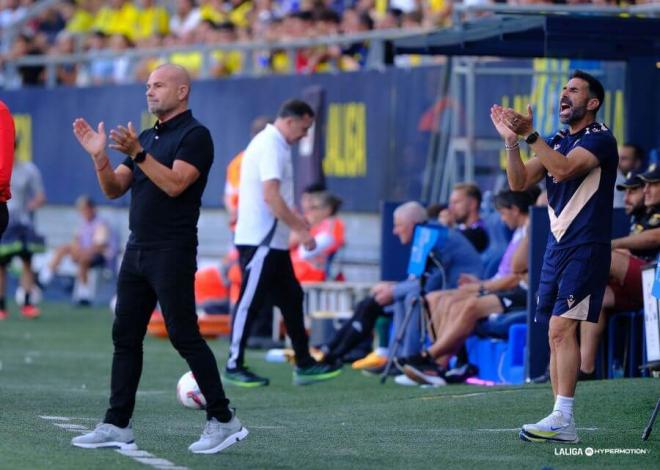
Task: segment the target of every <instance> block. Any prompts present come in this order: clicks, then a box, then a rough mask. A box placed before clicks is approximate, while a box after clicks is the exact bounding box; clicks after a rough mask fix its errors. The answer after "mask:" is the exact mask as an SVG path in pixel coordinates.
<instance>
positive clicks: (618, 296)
mask: <svg viewBox="0 0 660 470" xmlns="http://www.w3.org/2000/svg"><path fill="white" fill-rule="evenodd" d="M616 189H617V190H618V191H623V192H624V193H625V195H624V201H625V210H626V213H627V214H629V215H630V220H631V225H630V235H628V236H626V237H622V238H617V239H614V240H612V261H611V263H610V279H609V282H608V285H607V287H606V289H605V296H604V297H603V311H602V312H601V315H600V317H599V320H598V323H589V322H582V325H581V328H580V355H581V361H580V376H579V379H580V380H591V379H594V378H595V376H596V374H595V365H596V351H597V349H598V342H599V341H600V337H601V335H602V333H603V331H604V330H605V326H606V325H607V315H604V313H605V312H611V311H615V312H616V311H632V310H639V309H640V308H642V305H643V297H642V266H644V265H645V264H646V263H648V262H649V261H653V260H654V259H655V258H656V257H657V255H658V252H659V251H660V167H659V166H657V165H652V166H651V167H650V168H649V170H648V171H647V172H645V173H638V172H636V171H632V172H630V173H629V174H628V177H627V178H626V180H625V181H624V182H623V183H622V184H619V185H617V186H616Z"/></svg>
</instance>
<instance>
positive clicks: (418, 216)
mask: <svg viewBox="0 0 660 470" xmlns="http://www.w3.org/2000/svg"><path fill="white" fill-rule="evenodd" d="M425 221H426V211H425V209H424V208H423V207H422V205H421V204H419V203H418V202H407V203H405V204H402V205H400V206H399V207H397V208H396V210H395V211H394V230H393V232H394V234H395V235H397V236H398V237H399V240H400V241H401V243H402V244H403V245H406V244H408V243H410V242H411V241H412V240H413V235H414V231H415V226H416V225H419V224H423V223H424V222H425ZM429 226H430V225H429ZM438 228H439V229H441V230H448V231H447V232H446V233H447V237H446V239H443V240H442V241H441V242H438V244H437V245H436V246H435V247H434V248H433V250H432V251H433V253H434V256H435V258H436V259H437V261H438V262H439V264H440V266H441V267H442V269H440V267H438V266H437V265H436V264H435V263H427V265H426V271H425V273H424V275H423V276H424V277H425V278H426V280H425V292H426V291H427V290H428V289H439V288H442V287H444V286H443V284H446V285H447V286H449V287H455V286H456V285H457V282H458V279H459V277H460V275H461V274H463V273H468V274H472V275H479V274H480V273H481V269H482V265H481V258H480V257H479V254H478V253H477V251H476V250H475V249H474V247H473V246H472V245H471V244H470V242H469V241H468V240H467V239H466V238H465V237H464V236H463V235H461V234H460V232H458V231H456V230H452V229H446V228H440V227H438ZM411 256H412V255H411ZM423 293H424V292H422V291H421V282H420V279H416V278H413V279H408V280H405V281H401V282H398V283H393V282H379V283H378V284H376V285H375V286H374V287H373V288H372V290H371V296H369V297H367V298H366V299H364V300H363V301H361V302H360V303H359V304H358V305H357V307H356V309H355V314H354V315H353V317H352V318H351V320H349V321H348V322H347V323H346V324H345V325H344V326H343V327H342V329H341V330H340V331H339V332H337V334H336V335H335V337H334V338H333V340H332V341H331V342H330V343H329V344H328V345H325V346H324V347H322V351H323V352H324V353H325V360H326V361H330V362H331V361H336V360H341V358H342V357H343V356H344V355H345V354H346V353H348V352H349V351H350V350H351V349H353V347H355V346H356V345H357V344H359V343H360V342H361V341H362V340H364V338H367V337H368V336H369V335H370V334H371V331H372V329H373V327H374V325H375V323H376V320H377V319H378V317H379V316H383V315H388V312H387V311H386V309H387V310H394V327H395V331H396V330H398V326H399V325H400V323H401V322H402V321H403V317H404V315H405V310H406V308H405V306H407V305H409V304H410V302H411V297H417V296H420V295H423ZM420 314H421V310H420V311H419V312H418V314H417V319H416V320H415V319H413V320H412V321H411V322H410V323H409V328H408V329H407V330H406V335H405V337H404V339H403V344H402V348H401V350H400V352H401V354H402V355H411V354H415V353H416V352H418V351H419V349H420V347H421V344H422V341H423V334H422V333H421V331H420V328H419V327H417V328H415V326H418V325H419V324H420V323H421V319H420V317H419V315H420Z"/></svg>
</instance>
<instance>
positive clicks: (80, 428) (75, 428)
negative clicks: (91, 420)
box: [53, 423, 87, 431]
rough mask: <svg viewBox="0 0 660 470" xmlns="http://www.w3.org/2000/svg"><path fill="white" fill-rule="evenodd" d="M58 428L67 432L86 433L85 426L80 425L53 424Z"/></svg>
mask: <svg viewBox="0 0 660 470" xmlns="http://www.w3.org/2000/svg"><path fill="white" fill-rule="evenodd" d="M53 424H54V425H55V426H57V427H58V428H62V429H66V430H67V431H87V426H83V425H82V424H68V423H53Z"/></svg>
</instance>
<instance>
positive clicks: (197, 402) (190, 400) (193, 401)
mask: <svg viewBox="0 0 660 470" xmlns="http://www.w3.org/2000/svg"><path fill="white" fill-rule="evenodd" d="M176 398H177V400H179V403H181V404H182V405H183V406H185V407H186V408H193V409H196V410H203V409H204V408H206V398H204V395H202V392H201V391H200V390H199V386H198V385H197V381H196V380H195V377H194V376H193V373H192V372H186V373H185V374H183V375H182V376H181V378H180V379H179V383H178V384H177V385H176Z"/></svg>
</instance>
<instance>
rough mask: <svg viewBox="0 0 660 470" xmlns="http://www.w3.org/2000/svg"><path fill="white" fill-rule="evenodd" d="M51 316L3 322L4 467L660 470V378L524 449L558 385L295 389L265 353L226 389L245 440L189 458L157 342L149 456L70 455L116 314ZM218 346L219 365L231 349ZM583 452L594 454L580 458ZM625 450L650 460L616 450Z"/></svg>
mask: <svg viewBox="0 0 660 470" xmlns="http://www.w3.org/2000/svg"><path fill="white" fill-rule="evenodd" d="M42 312H43V313H42V316H41V318H38V319H36V320H25V319H23V318H20V317H19V315H18V314H17V313H16V310H15V308H13V310H12V315H11V316H10V318H9V319H7V320H5V321H2V322H0V436H1V438H0V469H88V468H89V469H105V468H107V469H110V468H114V469H116V468H122V469H124V468H126V469H128V468H136V469H139V468H150V467H151V468H170V469H173V468H184V467H185V468H189V469H206V468H249V469H260V468H266V469H297V470H303V469H304V470H307V469H316V468H319V469H320V468H355V469H368V468H374V469H383V468H406V469H409V468H424V469H426V468H429V469H431V468H457V469H472V468H485V469H492V468H506V469H514V468H532V469H533V468H537V469H541V468H556V469H560V468H561V469H563V468H599V469H601V468H613V469H614V468H635V469H647V468H648V469H653V468H656V469H658V468H660V422H658V424H657V428H658V429H656V430H655V431H654V432H653V433H652V434H651V438H650V440H649V441H647V442H642V440H641V433H642V430H643V429H644V426H645V425H646V422H647V420H648V418H649V416H650V413H651V411H652V409H653V407H654V405H655V402H656V400H657V399H658V398H659V397H660V382H658V380H657V379H635V380H626V379H622V380H610V381H597V382H588V383H580V384H579V386H578V392H577V405H576V418H577V425H578V429H579V435H580V437H581V439H582V442H581V443H580V444H578V445H573V446H570V445H554V444H529V443H525V442H522V441H520V440H519V439H518V433H517V428H519V427H520V425H521V424H524V423H527V422H535V421H537V420H538V419H540V418H542V417H543V416H545V415H546V414H547V413H548V412H549V410H550V407H551V405H552V398H551V390H550V386H549V385H528V386H522V387H496V388H481V387H474V386H447V387H443V388H426V389H423V388H410V387H402V386H399V385H396V384H394V383H393V382H392V381H389V382H388V383H387V384H386V385H384V386H382V385H380V384H379V383H378V380H377V378H372V377H364V376H363V375H361V374H359V373H357V372H355V371H352V370H350V368H345V369H344V373H343V374H342V375H341V376H340V377H339V378H338V379H336V380H333V381H331V382H328V383H324V384H318V385H313V386H308V387H296V386H294V385H292V383H291V372H292V370H291V367H290V366H289V365H287V364H270V363H266V362H265V361H264V360H263V353H257V352H250V353H249V354H248V361H249V365H250V366H251V367H252V368H253V369H254V370H255V371H257V372H259V373H260V374H263V375H266V376H268V377H270V378H271V385H270V386H269V387H266V388H261V389H251V390H243V389H237V388H232V387H229V386H228V387H226V390H227V393H228V395H229V397H230V399H231V401H232V405H233V406H235V407H236V408H237V409H238V416H239V417H240V418H241V420H242V421H243V423H244V424H245V426H246V427H247V428H248V429H249V431H250V435H249V436H248V438H247V439H246V440H245V441H243V442H240V443H238V444H237V445H234V446H232V447H230V448H229V449H227V450H226V451H225V452H223V453H220V454H216V455H210V456H209V455H207V456H199V455H192V454H190V453H189V452H188V451H187V447H188V445H189V444H190V443H191V442H193V441H194V440H196V439H197V438H198V436H199V434H200V432H201V429H202V426H203V423H204V414H203V412H201V411H196V410H189V409H185V408H183V407H182V406H181V405H179V404H178V402H177V401H176V397H175V388H176V383H177V380H178V378H179V377H180V376H181V375H182V374H183V373H184V372H186V371H187V367H186V364H185V363H184V361H183V360H182V359H181V358H180V357H179V356H178V354H177V353H176V351H174V349H173V348H172V347H171V345H170V344H169V342H167V341H164V340H161V339H155V338H151V337H147V339H146V340H145V347H144V349H145V360H144V372H143V375H142V381H141V383H140V389H139V392H138V397H137V406H136V411H135V416H134V428H135V434H136V441H137V444H138V446H139V448H140V449H141V450H143V451H145V453H144V454H136V455H135V456H134V457H129V456H125V455H122V454H120V453H118V452H116V451H114V450H109V449H103V450H86V449H78V448H74V447H72V446H71V445H70V444H69V441H70V440H71V438H72V437H74V436H75V435H77V434H76V433H75V432H74V430H75V429H76V427H78V428H82V427H86V428H93V427H94V426H95V424H96V423H97V422H98V421H99V420H100V419H101V417H102V416H103V412H104V410H105V408H106V405H107V398H108V388H109V372H110V360H111V352H112V345H111V339H110V329H111V322H112V319H111V315H110V312H109V311H108V309H94V308H87V309H76V308H72V307H69V306H68V305H62V304H45V305H43V306H42ZM209 344H210V345H211V347H212V349H213V351H214V352H215V354H216V357H217V359H218V363H219V364H221V365H222V364H223V362H224V359H225V357H226V352H227V342H226V340H212V341H209ZM43 416H46V417H51V418H49V419H45V418H43ZM53 417H54V418H53ZM64 418H68V420H64ZM588 448H591V449H594V452H595V453H594V455H592V456H587V455H585V452H586V451H587V449H588ZM622 449H641V451H643V452H644V453H642V452H641V451H640V450H635V451H624V452H635V453H628V454H625V453H624V454H614V453H613V452H621V450H622ZM571 453H572V454H575V455H570V454H571ZM567 454H568V455H567ZM140 455H142V457H140ZM141 458H142V459H143V460H140V459H141Z"/></svg>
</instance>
